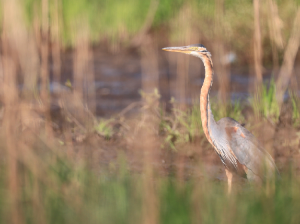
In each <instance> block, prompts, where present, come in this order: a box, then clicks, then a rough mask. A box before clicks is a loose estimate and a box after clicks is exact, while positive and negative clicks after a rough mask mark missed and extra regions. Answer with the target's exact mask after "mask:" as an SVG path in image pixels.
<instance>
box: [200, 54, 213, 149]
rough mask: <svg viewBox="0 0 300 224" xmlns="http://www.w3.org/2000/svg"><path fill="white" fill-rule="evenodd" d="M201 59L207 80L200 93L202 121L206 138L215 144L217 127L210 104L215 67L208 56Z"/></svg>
mask: <svg viewBox="0 0 300 224" xmlns="http://www.w3.org/2000/svg"><path fill="white" fill-rule="evenodd" d="M201 59H202V61H203V63H204V66H205V79H204V82H203V85H202V88H201V93H200V111H201V120H202V127H203V131H204V133H205V136H206V138H207V139H208V141H209V142H210V143H211V144H213V142H212V133H211V132H212V131H213V130H214V129H215V128H216V125H217V124H216V122H215V119H214V116H213V114H212V112H211V108H210V103H209V92H210V88H211V86H212V83H213V66H212V61H211V59H210V58H209V57H208V56H203V57H202V58H201Z"/></svg>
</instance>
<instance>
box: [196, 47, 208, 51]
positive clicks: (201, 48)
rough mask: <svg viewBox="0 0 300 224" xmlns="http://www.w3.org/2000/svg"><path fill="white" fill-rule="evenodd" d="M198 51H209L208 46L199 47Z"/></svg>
mask: <svg viewBox="0 0 300 224" xmlns="http://www.w3.org/2000/svg"><path fill="white" fill-rule="evenodd" d="M198 51H200V52H207V50H206V48H203V47H199V49H198Z"/></svg>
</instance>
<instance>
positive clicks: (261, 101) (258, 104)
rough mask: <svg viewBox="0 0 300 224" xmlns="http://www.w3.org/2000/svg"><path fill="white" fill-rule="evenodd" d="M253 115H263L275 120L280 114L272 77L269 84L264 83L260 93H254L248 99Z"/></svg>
mask: <svg viewBox="0 0 300 224" xmlns="http://www.w3.org/2000/svg"><path fill="white" fill-rule="evenodd" d="M250 102H251V106H252V108H253V110H254V113H255V115H256V116H257V117H258V116H263V117H266V118H268V119H271V120H273V121H274V122H277V120H278V118H279V114H280V107H279V104H278V102H277V100H276V86H275V81H274V79H271V82H270V84H269V86H268V85H267V84H264V85H263V86H262V88H261V93H260V94H256V96H254V97H252V99H251V100H250Z"/></svg>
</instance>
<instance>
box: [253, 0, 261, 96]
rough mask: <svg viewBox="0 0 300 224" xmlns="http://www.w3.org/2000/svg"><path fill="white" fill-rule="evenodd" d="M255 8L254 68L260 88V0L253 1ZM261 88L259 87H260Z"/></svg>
mask: <svg viewBox="0 0 300 224" xmlns="http://www.w3.org/2000/svg"><path fill="white" fill-rule="evenodd" d="M253 10H254V48H253V50H254V69H255V75H256V79H257V86H258V88H260V87H261V85H262V40H261V30H260V29H261V25H260V1H259V0H254V1H253ZM258 90H259V89H258Z"/></svg>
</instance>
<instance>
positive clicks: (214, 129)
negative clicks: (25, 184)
mask: <svg viewBox="0 0 300 224" xmlns="http://www.w3.org/2000/svg"><path fill="white" fill-rule="evenodd" d="M163 50H165V51H171V52H180V53H184V54H189V55H193V56H195V57H197V58H200V59H201V60H202V62H203V64H204V67H205V79H204V82H203V85H202V88H201V93H200V112H201V120H202V127H203V131H204V133H205V136H206V138H207V140H208V141H209V142H210V144H211V145H212V146H213V148H214V149H215V151H216V153H217V154H218V155H219V157H220V159H221V161H222V163H223V164H224V166H225V171H226V176H227V178H228V192H231V185H232V179H233V174H234V173H237V174H246V175H247V179H248V180H250V181H255V182H259V183H261V182H262V181H263V180H265V179H270V178H273V177H274V174H275V173H276V172H278V171H277V168H276V165H275V163H274V160H273V158H272V157H271V155H270V154H269V153H268V152H267V151H266V150H264V148H263V147H262V146H261V144H260V143H259V142H258V140H257V139H256V138H255V137H254V135H253V134H252V133H250V132H249V131H248V130H247V129H246V128H244V127H243V126H242V125H241V124H239V123H238V122H237V121H236V120H234V119H232V118H229V117H225V118H222V119H221V120H219V121H217V122H216V121H215V119H214V116H213V114H212V112H211V107H210V102H209V92H210V88H211V86H212V83H213V75H214V70H213V62H212V59H211V54H210V52H208V51H207V49H206V48H205V47H204V46H203V45H202V44H194V45H189V46H184V47H166V48H163Z"/></svg>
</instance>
